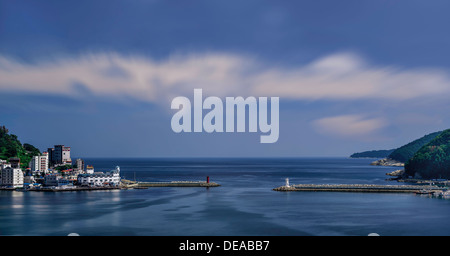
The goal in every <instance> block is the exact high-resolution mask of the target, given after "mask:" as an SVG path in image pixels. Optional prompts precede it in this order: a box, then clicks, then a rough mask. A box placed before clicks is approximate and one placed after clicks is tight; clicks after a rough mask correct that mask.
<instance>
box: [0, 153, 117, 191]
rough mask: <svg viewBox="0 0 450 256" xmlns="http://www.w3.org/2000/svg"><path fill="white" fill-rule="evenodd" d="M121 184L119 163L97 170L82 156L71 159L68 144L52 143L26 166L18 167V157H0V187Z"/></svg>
mask: <svg viewBox="0 0 450 256" xmlns="http://www.w3.org/2000/svg"><path fill="white" fill-rule="evenodd" d="M120 184H121V178H120V167H118V166H117V167H116V168H115V169H113V170H111V171H108V172H97V171H95V170H94V167H93V166H92V165H86V166H85V162H84V160H83V159H76V160H75V162H72V159H71V156H70V147H67V146H64V145H55V146H54V147H53V148H48V149H47V151H45V152H42V154H40V155H38V156H33V157H32V158H31V161H30V162H29V164H28V167H27V168H23V167H22V168H21V163H20V159H19V158H18V157H11V158H9V159H8V160H1V159H0V189H9V190H13V189H25V190H42V191H45V190H52V191H57V190H82V189H114V188H119V186H120Z"/></svg>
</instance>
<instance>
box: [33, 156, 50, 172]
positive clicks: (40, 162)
mask: <svg viewBox="0 0 450 256" xmlns="http://www.w3.org/2000/svg"><path fill="white" fill-rule="evenodd" d="M48 162H49V161H48V153H47V152H43V153H42V155H41V156H34V157H32V158H31V161H30V163H29V167H30V169H31V172H32V173H36V172H43V173H44V174H45V173H47V172H48Z"/></svg>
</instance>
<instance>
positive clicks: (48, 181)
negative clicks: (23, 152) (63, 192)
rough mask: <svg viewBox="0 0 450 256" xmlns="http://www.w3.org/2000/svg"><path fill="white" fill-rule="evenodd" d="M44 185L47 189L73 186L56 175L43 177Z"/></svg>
mask: <svg viewBox="0 0 450 256" xmlns="http://www.w3.org/2000/svg"><path fill="white" fill-rule="evenodd" d="M44 185H45V186H47V187H64V186H71V185H73V184H72V183H71V182H70V181H69V180H67V179H65V178H63V177H62V176H61V175H58V174H47V175H45V177H44Z"/></svg>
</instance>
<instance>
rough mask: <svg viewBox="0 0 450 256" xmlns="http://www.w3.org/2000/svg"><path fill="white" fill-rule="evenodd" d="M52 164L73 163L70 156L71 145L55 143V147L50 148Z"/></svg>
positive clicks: (49, 153)
mask: <svg viewBox="0 0 450 256" xmlns="http://www.w3.org/2000/svg"><path fill="white" fill-rule="evenodd" d="M47 152H48V155H49V161H50V165H52V166H54V165H64V164H72V159H71V158H70V147H66V146H64V145H55V147H54V148H48V151H47Z"/></svg>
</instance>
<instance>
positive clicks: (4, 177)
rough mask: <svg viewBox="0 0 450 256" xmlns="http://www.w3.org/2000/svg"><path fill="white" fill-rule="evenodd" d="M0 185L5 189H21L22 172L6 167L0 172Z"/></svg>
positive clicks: (18, 169)
mask: <svg viewBox="0 0 450 256" xmlns="http://www.w3.org/2000/svg"><path fill="white" fill-rule="evenodd" d="M0 185H1V186H5V187H13V188H17V187H23V172H22V170H21V169H20V168H13V167H6V168H3V169H2V171H1V177H0Z"/></svg>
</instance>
